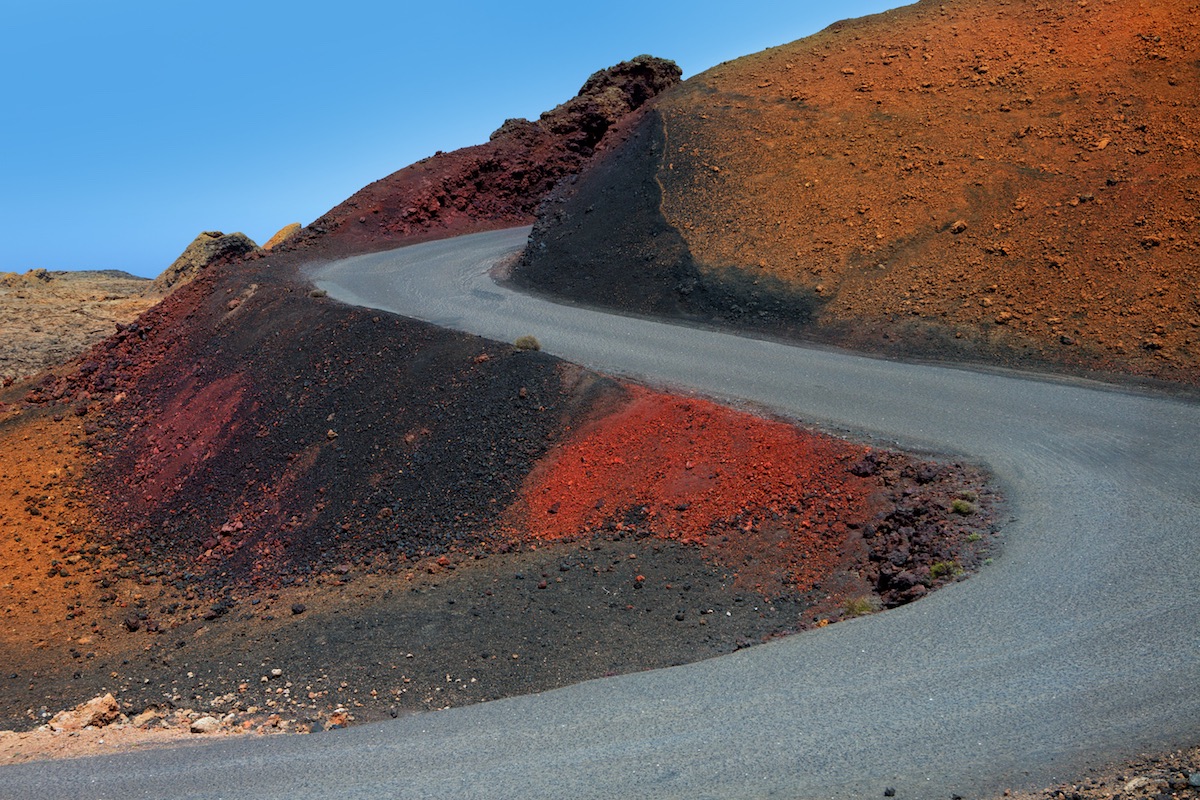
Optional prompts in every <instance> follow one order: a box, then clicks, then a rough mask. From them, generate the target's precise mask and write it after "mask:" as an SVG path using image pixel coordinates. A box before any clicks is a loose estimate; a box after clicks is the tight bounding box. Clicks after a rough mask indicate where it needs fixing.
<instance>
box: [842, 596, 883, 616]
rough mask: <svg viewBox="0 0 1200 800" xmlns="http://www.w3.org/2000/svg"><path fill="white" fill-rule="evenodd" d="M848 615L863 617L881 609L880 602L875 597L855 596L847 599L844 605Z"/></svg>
mask: <svg viewBox="0 0 1200 800" xmlns="http://www.w3.org/2000/svg"><path fill="white" fill-rule="evenodd" d="M844 610H845V612H846V616H847V617H861V616H863V615H864V614H871V613H873V612H875V611H878V610H879V602H878V601H877V600H876V599H875V598H874V597H855V598H853V599H850V600H847V601H846V605H845V606H844Z"/></svg>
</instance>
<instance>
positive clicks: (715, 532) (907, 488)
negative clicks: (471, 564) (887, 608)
mask: <svg viewBox="0 0 1200 800" xmlns="http://www.w3.org/2000/svg"><path fill="white" fill-rule="evenodd" d="M629 391H630V398H629V400H628V401H627V402H626V403H624V404H623V405H622V406H621V407H619V408H618V409H617V410H615V411H613V412H611V413H609V414H607V415H605V416H603V417H602V418H600V419H598V420H596V421H594V422H592V423H591V424H589V425H587V426H585V427H583V428H582V429H580V430H578V431H576V432H575V434H574V435H572V436H571V437H570V438H569V439H568V440H566V441H565V442H563V443H562V444H561V445H560V446H559V447H558V448H556V449H555V450H554V451H553V452H552V453H551V454H550V455H549V457H547V458H546V459H543V460H542V461H541V462H540V463H539V464H538V465H537V466H536V467H535V468H534V470H533V472H532V473H531V474H530V477H529V479H528V480H527V481H526V482H525V486H524V487H523V490H522V493H521V500H520V501H519V502H518V503H517V504H516V506H515V507H514V510H515V511H517V512H518V514H517V516H516V517H514V518H513V520H514V522H515V528H516V530H517V531H521V532H524V533H525V535H527V536H532V537H534V538H537V539H541V540H547V541H559V540H563V539H572V538H576V537H578V536H580V535H582V534H586V533H588V532H595V531H606V532H608V531H632V532H637V533H640V534H641V535H643V536H645V535H652V536H655V537H658V538H662V539H666V540H668V541H675V542H681V543H684V544H688V545H693V546H696V547H699V548H701V549H702V550H703V552H704V554H705V557H706V558H709V559H711V560H713V561H714V562H715V563H717V564H719V565H721V566H722V567H724V568H726V569H728V570H730V571H731V572H732V573H733V574H734V575H736V578H735V586H737V587H740V588H745V589H749V590H752V591H754V592H755V593H757V594H759V595H763V596H765V597H786V596H789V595H793V594H799V595H802V596H805V597H807V598H809V599H816V598H818V597H820V598H821V599H822V600H823V601H825V602H822V603H820V604H819V608H817V609H815V610H814V612H813V614H812V617H813V619H812V620H811V621H816V620H817V619H818V618H820V616H821V614H823V613H828V609H829V608H830V607H831V605H832V606H834V607H836V606H838V605H842V604H845V603H846V602H847V601H851V600H856V599H857V600H865V601H866V602H868V603H869V604H872V605H874V606H876V607H877V606H878V605H882V604H887V605H896V604H898V603H900V602H904V601H907V600H911V599H915V598H916V597H919V596H921V595H922V594H924V593H925V591H926V590H927V588H928V587H929V586H931V585H934V584H935V583H938V582H939V581H937V580H936V579H931V576H930V573H929V569H930V567H931V566H932V565H933V564H935V563H938V562H943V564H951V563H952V564H954V565H956V566H955V569H958V566H959V562H960V561H961V560H962V558H963V554H964V552H965V550H967V549H969V548H966V545H967V537H969V536H970V533H971V532H972V530H973V527H974V523H972V524H971V525H962V524H959V523H960V522H961V518H957V519H956V515H954V514H953V513H951V512H950V508H951V506H952V503H953V500H954V499H955V496H956V495H955V492H957V491H961V490H962V486H961V484H960V483H959V481H961V480H962V478H963V474H962V473H961V470H962V469H963V468H962V467H961V465H956V466H955V468H954V469H952V470H951V469H947V468H945V467H944V466H941V465H937V464H933V463H927V464H916V463H913V462H910V461H907V460H903V459H896V458H895V456H894V455H891V454H887V453H879V452H876V451H873V450H871V449H870V448H866V447H863V446H862V445H856V444H852V443H850V442H846V441H844V440H840V439H834V438H832V437H829V436H826V435H823V434H819V433H815V432H812V431H807V430H804V429H801V428H797V427H795V426H794V425H791V424H788V423H785V422H774V421H769V420H763V419H760V418H757V417H753V416H749V415H747V414H745V413H744V412H738V411H734V410H732V409H729V408H725V407H722V406H718V405H715V404H713V403H710V402H707V401H704V400H699V399H683V398H677V397H671V396H667V395H662V394H658V393H655V392H650V391H648V390H645V389H637V388H632V387H631V388H630V390H629ZM947 478H951V480H949V481H947V480H946V479H947ZM897 484H900V485H902V486H903V487H904V488H903V491H904V492H906V493H907V494H904V495H903V496H904V497H905V498H906V502H907V506H906V510H905V512H904V513H910V514H911V515H912V516H913V517H915V518H917V519H919V522H916V523H914V524H915V530H914V529H912V528H910V529H909V531H908V534H906V535H905V536H904V537H903V538H904V541H903V542H900V541H898V540H897V541H894V540H889V539H888V534H889V533H891V532H893V531H894V530H896V529H897V528H899V527H902V526H892V525H891V524H890V521H891V520H893V515H894V514H896V513H897V512H898V511H900V507H901V505H902V504H901V503H900V502H899V498H900V496H901V492H899V491H897V489H896V485H897ZM973 499H977V498H973ZM989 505H990V503H989ZM901 552H902V553H903V555H900V554H901ZM973 563H977V561H973ZM906 572H908V574H905V575H904V577H903V578H898V577H897V576H900V575H902V574H904V573H906ZM839 581H840V582H839ZM835 583H836V584H837V586H838V588H837V589H836V590H832V589H831V587H832V586H833V585H834V584H835ZM822 586H824V594H822V593H821V592H818V591H815V590H818V589H820V588H821V587H822ZM831 591H832V592H833V593H832V594H831V593H830V592H831ZM835 595H836V597H835ZM830 600H832V601H833V603H832V604H831V603H830V602H828V601H830ZM876 601H879V602H878V603H877V602H876Z"/></svg>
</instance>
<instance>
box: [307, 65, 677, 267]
mask: <svg viewBox="0 0 1200 800" xmlns="http://www.w3.org/2000/svg"><path fill="white" fill-rule="evenodd" d="M680 75H681V73H680V69H679V67H678V66H676V65H675V63H674V62H671V61H667V60H664V59H661V58H654V57H652V56H645V55H643V56H638V57H637V58H634V59H632V60H630V61H624V62H621V63H620V64H617V65H615V66H613V67H610V68H608V69H605V70H601V71H600V72H597V73H595V74H594V75H592V76H591V77H589V78H588V79H587V81H586V82H585V83H584V85H583V87H582V88H581V89H580V91H579V94H578V95H577V96H575V97H574V98H572V99H571V100H568V101H567V102H565V103H563V104H561V105H559V106H557V107H556V108H554V109H552V110H550V111H547V112H546V113H544V114H542V115H541V117H539V118H538V119H537V120H533V121H531V120H526V119H509V120H506V121H505V122H504V124H502V125H501V126H500V127H499V128H498V129H497V130H496V131H495V132H494V133H493V134H492V135H491V137H490V139H489V141H488V142H487V143H485V144H481V145H477V146H475V147H467V148H464V149H462V150H456V151H454V152H452V153H437V154H435V155H434V156H432V157H430V158H426V159H423V160H421V161H418V162H417V163H415V164H413V165H411V166H409V167H406V168H404V169H402V170H400V171H399V172H395V173H393V174H392V175H389V176H388V177H386V178H384V179H382V180H379V181H376V182H375V183H372V184H371V185H369V186H367V187H365V188H363V189H362V190H360V191H359V192H357V193H356V194H354V195H353V196H352V197H350V198H349V199H348V200H346V201H345V202H343V203H342V204H340V205H338V206H337V207H335V208H333V209H332V210H330V211H329V212H328V213H327V214H325V215H324V216H322V217H321V218H320V219H318V220H316V221H315V222H313V223H312V224H311V225H310V226H308V228H306V229H305V230H304V231H303V232H302V233H301V234H300V238H299V239H298V240H296V241H295V243H296V244H297V245H299V246H312V245H314V244H316V243H317V242H318V241H320V242H321V243H322V244H323V245H324V246H335V245H336V246H338V247H340V249H341V250H344V251H352V250H355V249H364V248H365V249H370V248H376V249H378V248H379V247H382V246H386V245H387V244H389V243H395V242H396V241H398V240H400V239H404V238H412V237H420V238H437V237H441V236H449V235H454V234H458V233H466V232H469V231H472V230H483V229H488V228H498V227H504V226H508V225H520V224H525V223H529V222H532V221H533V214H534V211H535V209H536V208H537V205H538V203H539V202H540V201H541V199H542V198H543V197H544V196H545V195H546V194H547V193H548V192H549V191H550V190H551V188H553V187H554V185H555V184H556V183H557V182H558V181H559V180H561V179H562V178H563V177H565V176H567V175H571V174H574V173H577V172H578V171H579V170H580V169H582V168H583V166H584V165H585V164H586V163H587V161H588V160H589V159H590V158H591V157H592V156H593V154H594V153H595V152H596V151H597V149H600V148H602V146H604V143H605V140H606V139H607V138H608V137H609V135H610V132H611V131H612V130H613V128H614V126H616V125H618V124H619V123H620V122H621V121H622V120H625V119H627V118H629V117H631V116H632V115H634V114H636V113H638V112H639V111H640V110H641V109H643V108H644V107H646V104H647V103H648V102H649V101H650V100H651V99H652V98H654V97H656V96H657V95H659V94H661V93H662V92H663V91H664V90H666V89H668V88H670V87H671V86H674V85H675V84H676V83H678V82H679V79H680Z"/></svg>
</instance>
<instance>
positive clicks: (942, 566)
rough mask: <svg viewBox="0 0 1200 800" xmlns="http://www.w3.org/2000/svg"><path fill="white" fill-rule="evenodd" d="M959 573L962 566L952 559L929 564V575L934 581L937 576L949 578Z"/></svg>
mask: <svg viewBox="0 0 1200 800" xmlns="http://www.w3.org/2000/svg"><path fill="white" fill-rule="evenodd" d="M961 574H962V567H960V566H959V565H958V564H957V563H955V562H953V561H937V562H934V563H933V564H930V565H929V577H930V578H931V579H932V580H935V581H936V580H937V579H938V578H950V577H953V576H955V575H961Z"/></svg>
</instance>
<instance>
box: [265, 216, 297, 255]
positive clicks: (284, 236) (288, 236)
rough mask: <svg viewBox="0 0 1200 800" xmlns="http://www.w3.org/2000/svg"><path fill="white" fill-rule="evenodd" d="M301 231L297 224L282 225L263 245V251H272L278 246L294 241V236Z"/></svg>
mask: <svg viewBox="0 0 1200 800" xmlns="http://www.w3.org/2000/svg"><path fill="white" fill-rule="evenodd" d="M301 230H302V226H301V225H300V223H299V222H293V223H292V224H290V225H284V226H283V227H282V228H280V229H279V230H278V231H276V232H275V235H274V236H272V237H271V238H270V239H267V243H266V244H264V245H263V250H274V249H275V248H276V247H278V246H279V245H281V244H284V243H286V242H289V241H291V240H292V239H295V238H296V235H297V234H299V233H300V231H301Z"/></svg>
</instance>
